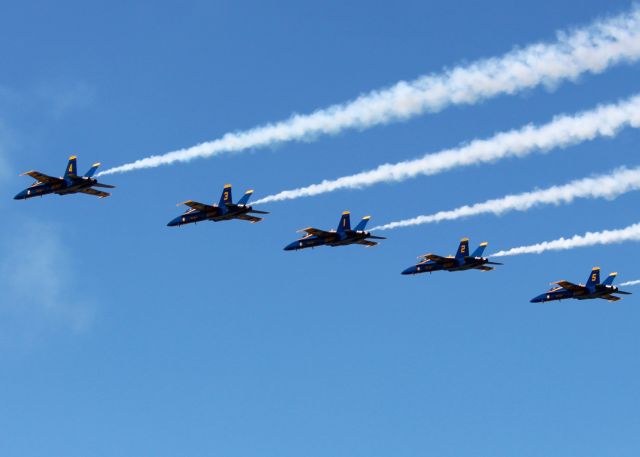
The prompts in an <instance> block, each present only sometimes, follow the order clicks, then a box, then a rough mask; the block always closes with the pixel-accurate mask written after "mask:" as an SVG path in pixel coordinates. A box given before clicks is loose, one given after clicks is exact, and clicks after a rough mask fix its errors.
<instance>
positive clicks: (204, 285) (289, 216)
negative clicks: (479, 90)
mask: <svg viewBox="0 0 640 457" xmlns="http://www.w3.org/2000/svg"><path fill="white" fill-rule="evenodd" d="M345 3H346V2H344V1H326V2H300V1H279V2H260V1H253V2H251V1H237V0H234V1H216V2H206V1H200V2H175V3H167V2H110V3H108V4H107V3H103V4H100V3H91V4H89V3H87V2H68V1H62V2H43V1H40V2H37V1H34V2H27V3H24V2H22V3H19V2H4V3H3V4H2V5H1V6H0V59H1V60H0V61H1V68H2V72H0V160H1V161H2V165H1V167H2V172H1V173H0V189H1V190H2V194H3V195H4V198H3V199H0V210H1V212H2V214H3V219H4V222H3V223H2V224H0V273H1V277H0V364H1V366H2V369H1V370H0V454H1V455H6V456H18V455H19V456H42V455H48V456H65V457H71V456H88V455H90V456H123V455H131V456H176V455H188V456H210V455H221V456H238V457H240V456H242V457H246V456H260V457H266V456H274V457H275V456H277V457H286V456H296V457H298V456H306V457H311V456H318V457H328V456H345V457H346V456H348V457H358V456H362V457H365V456H366V457H373V456H418V455H434V456H440V457H446V456H452V457H453V456H456V457H460V456H470V457H471V456H473V457H475V456H492V457H501V456H505V457H507V456H508V457H512V456H520V457H526V456H532V457H533V456H563V457H564V456H581V457H590V456H598V457H600V456H602V457H605V456H606V457H609V456H616V457H627V456H628V457H637V455H638V453H639V452H640V416H639V415H638V411H639V410H640V393H639V392H640V385H639V382H638V379H639V378H640V351H639V348H640V340H639V337H638V335H639V333H638V322H639V320H640V309H639V308H638V299H637V296H636V295H632V296H629V297H626V298H625V299H624V300H623V301H621V302H618V303H614V304H612V303H607V302H604V301H592V302H561V303H553V304H543V305H539V304H537V305H533V304H531V303H529V302H528V300H529V299H530V298H531V297H533V296H534V295H536V294H538V293H540V292H542V291H544V290H545V288H546V287H547V284H548V283H549V282H550V281H553V280H559V279H568V280H572V281H584V280H585V279H586V277H587V274H588V272H589V269H590V268H591V267H592V266H595V265H598V266H600V267H602V269H603V272H604V273H608V272H610V271H618V272H619V274H620V276H619V279H620V280H621V281H625V280H630V279H638V278H640V270H639V269H638V267H637V261H636V258H637V256H638V253H639V247H638V245H636V244H622V245H613V246H607V247H594V248H585V249H576V250H573V251H568V252H560V253H547V254H544V255H539V256H538V255H527V256H518V257H509V258H505V259H504V261H505V266H504V267H501V268H499V269H498V270H496V271H494V272H491V273H487V274H485V273H479V272H467V273H457V274H449V273H442V274H433V275H430V276H428V275H421V276H415V277H404V276H401V275H400V271H401V270H402V269H404V268H405V267H407V266H409V265H410V264H411V263H412V262H414V260H415V256H417V255H419V254H423V253H426V252H436V253H440V254H443V255H447V254H450V253H453V252H454V250H455V248H456V245H457V242H458V240H459V239H460V238H461V237H463V236H468V237H470V238H471V244H473V245H474V246H475V245H476V244H477V243H479V242H481V241H485V240H486V241H489V242H490V249H504V248H510V247H514V246H518V245H522V244H530V243H535V242H538V241H543V240H550V239H554V238H557V237H559V236H566V235H572V234H575V233H583V232H585V231H587V230H602V229H608V228H619V227H624V226H627V225H629V224H632V223H635V222H637V221H638V218H637V208H638V205H639V204H640V195H638V194H634V193H631V194H628V195H625V196H622V197H620V198H618V199H616V200H614V201H604V200H593V201H578V202H576V203H574V204H572V205H570V206H564V207H546V208H541V209H535V210H531V211H529V212H527V213H510V214H507V215H504V216H502V217H499V218H498V217H494V216H482V217H476V218H471V219H468V220H462V221H456V222H446V223H440V224H437V225H428V226H420V227H415V228H405V229H398V230H394V231H391V232H388V236H389V239H388V240H387V241H385V242H383V243H382V244H381V245H380V246H379V247H376V248H373V249H364V248H361V247H359V246H357V247H348V248H341V249H329V248H324V249H315V250H313V251H311V250H309V251H303V252H285V251H283V250H282V248H283V246H284V245H285V244H287V243H288V242H290V241H291V240H293V239H295V237H296V236H297V234H296V233H295V231H296V230H297V229H300V228H302V227H307V226H310V225H312V226H316V227H320V228H333V227H334V226H335V225H336V224H337V221H338V218H339V214H340V213H341V212H342V211H343V210H347V209H348V210H351V212H352V214H353V215H354V217H357V218H359V217H360V216H363V215H365V214H371V215H372V216H373V223H374V224H376V223H384V222H390V221H393V220H397V219H401V218H406V217H411V216H415V215H418V214H424V213H430V212H434V211H437V210H443V209H450V208H452V207H455V206H459V205H461V204H465V203H473V202H477V201H481V200H484V199H487V198H494V197H499V196H502V195H504V194H506V193H510V192H522V191H526V190H530V189H533V188H535V187H546V186H549V185H552V184H558V183H564V182H566V181H569V180H571V179H575V178H581V177H584V176H587V175H589V174H592V173H596V172H601V171H608V170H611V169H613V168H615V167H618V166H622V165H628V166H637V165H640V159H639V156H638V144H639V140H640V132H638V131H634V130H626V131H624V132H622V133H621V134H620V135H618V136H617V137H616V138H614V139H607V140H602V139H600V140H596V141H593V142H588V143H583V144H580V145H578V146H575V147H572V148H569V149H567V150H566V151H563V152H558V153H554V154H552V155H537V156H531V157H528V158H526V159H519V160H516V159H511V160H504V161H502V162H499V163H497V164H494V165H483V166H477V167H471V168H467V169H461V170H459V171H453V172H448V173H443V174H441V175H438V176H434V177H429V178H424V177H423V178H418V179H414V180H410V181H406V182H404V183H399V184H385V185H378V186H375V187H372V188H370V189H367V190H362V191H340V192H336V193H333V194H327V195H324V196H320V197H316V198H310V199H304V200H298V201H291V202H283V203H273V204H269V205H264V206H263V207H262V208H261V209H265V210H268V211H271V212H272V214H271V215H269V216H268V218H267V220H266V221H265V222H263V223H260V224H255V225H251V224H245V223H242V222H231V223H218V224H213V223H206V224H198V225H197V226H188V227H182V228H180V229H172V228H168V227H166V226H165V224H166V223H167V222H168V221H169V220H170V219H171V218H173V217H174V216H176V215H177V214H179V212H180V211H181V209H179V208H176V206H175V204H176V203H178V202H181V201H184V200H186V199H194V200H198V201H217V200H218V197H219V194H220V191H221V188H222V186H223V185H224V184H225V183H232V184H233V185H234V191H235V194H236V196H239V195H240V193H242V192H243V191H244V190H245V189H249V188H253V189H255V196H256V197H257V198H259V197H262V196H265V195H267V194H271V193H274V192H277V191H280V190H283V189H288V188H292V187H297V186H300V185H306V184H310V183H314V182H318V181H320V180H321V179H324V178H333V177H338V176H341V175H344V174H350V173H353V172H357V171H360V170H362V169H365V168H370V167H373V166H375V165H378V164H380V163H383V162H388V161H391V162H395V161H398V160H402V159H408V158H413V157H417V156H419V155H421V154H424V153H426V152H429V151H437V150H439V149H441V148H445V147H451V146H455V145H457V144H460V143H461V142H464V141H466V140H470V139H473V138H476V137H480V138H482V137H488V136H490V135H492V134H493V133H495V132H497V131H502V130H506V129H511V128H514V127H518V126H521V125H523V124H525V123H527V122H546V121H547V120H549V119H550V118H551V117H552V116H553V115H555V114H557V113H562V112H567V113H572V112H575V111H578V110H581V109H588V108H591V107H593V106H595V105H596V104H597V103H600V102H612V101H615V100H617V99H619V98H624V97H627V96H629V95H631V94H633V93H635V92H636V91H637V90H638V81H639V80H640V67H639V66H637V65H623V66H619V67H615V68H613V69H611V70H610V71H608V72H606V73H604V74H602V75H597V76H585V77H583V78H581V79H580V80H579V81H578V82H577V83H563V84H560V85H559V86H558V87H557V88H555V89H554V90H549V89H545V88H538V89H535V90H530V91H527V92H524V93H522V94H519V95H516V96H501V97H497V98H495V99H492V100H489V101H486V102H483V103H481V104H478V105H475V106H465V107H454V108H448V109H446V110H444V111H443V112H441V113H439V114H436V115H425V116H418V117H415V118H413V119H412V120H410V121H408V122H400V123H394V124H391V125H388V126H384V127H378V128H374V129H370V130H367V131H363V132H355V131H351V132H346V133H344V134H341V135H338V136H336V137H325V138H322V139H320V140H319V141H315V142H310V143H290V144H285V145H282V146H279V147H277V148H275V149H263V150H257V151H250V152H247V153H244V154H239V155H234V156H228V155H227V156H222V157H218V158H213V159H208V160H199V161H194V162H191V163H189V164H181V165H175V166H169V167H164V168H158V169H154V170H143V171H138V172H134V173H130V174H126V175H114V176H109V177H108V179H107V177H105V178H104V181H105V182H108V183H111V184H114V185H117V186H118V187H117V189H115V190H114V192H113V196H112V197H111V198H108V199H104V200H97V199H94V198H90V197H88V196H73V197H65V198H60V197H57V196H50V197H49V198H43V199H35V200H30V201H20V202H18V201H13V200H12V197H13V195H14V194H15V193H17V192H18V191H19V190H21V189H23V188H24V187H26V186H27V185H29V184H30V181H29V179H27V178H25V177H18V176H17V175H18V173H20V172H23V171H26V170H30V169H37V170H40V171H42V172H45V173H50V174H54V175H59V174H61V173H62V172H63V168H64V165H65V164H66V160H67V157H68V156H69V155H70V154H72V153H73V154H77V155H78V157H79V166H80V168H81V171H84V169H86V168H88V167H89V166H90V164H91V163H93V162H94V161H101V162H103V164H104V166H105V167H111V166H116V165H120V164H122V163H125V162H129V161H131V160H135V159H138V158H142V157H145V156H148V155H151V154H160V153H164V152H167V151H170V150H173V149H176V148H181V147H186V146H191V145H193V144H195V143H197V142H200V141H204V140H210V139H215V138H217V137H219V136H221V135H223V134H224V133H226V132H228V131H235V130H239V129H245V128H250V127H253V126H256V125H259V124H263V123H265V122H270V121H277V120H281V119H285V118H287V117H288V116H289V115H290V114H291V113H293V112H298V113H306V112H310V111H312V110H314V109H316V108H321V107H325V106H328V105H330V104H332V103H338V102H342V101H346V100H349V99H351V98H353V97H355V96H357V95H358V94H360V93H362V92H366V91H369V90H372V89H376V88H380V87H385V86H388V85H391V84H393V83H395V82H396V81H398V80H401V79H412V78H415V77H417V76H419V75H422V74H425V73H429V72H438V71H440V70H441V69H442V68H443V67H446V66H453V65H456V64H459V63H463V62H471V61H473V60H476V59H478V58H482V57H489V56H494V55H501V54H503V53H504V52H507V51H509V50H511V49H512V48H513V47H514V46H524V45H526V44H528V43H531V42H535V41H539V40H553V38H554V32H555V31H556V30H559V29H563V28H566V27H569V26H572V25H581V24H587V23H589V22H591V21H592V20H594V19H596V18H598V17H600V16H601V15H604V14H607V13H613V12H619V11H623V10H625V9H627V8H628V7H629V5H630V3H629V2H626V1H608V2H602V1H591V0H589V1H585V0H582V1H565V2H557V1H550V0H549V1H548V0H544V1H536V2H533V1H527V2H513V1H493V0H487V1H471V0H466V1H465V0H463V1H458V2H424V1H395V2H366V1H362V2H359V1H354V2H348V4H345Z"/></svg>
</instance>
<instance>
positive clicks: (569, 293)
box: [531, 267, 631, 303]
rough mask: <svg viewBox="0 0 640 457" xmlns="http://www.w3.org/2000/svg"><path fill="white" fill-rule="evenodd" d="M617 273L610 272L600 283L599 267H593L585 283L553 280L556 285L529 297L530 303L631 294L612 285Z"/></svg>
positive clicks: (609, 297)
mask: <svg viewBox="0 0 640 457" xmlns="http://www.w3.org/2000/svg"><path fill="white" fill-rule="evenodd" d="M617 274H618V273H611V274H610V275H609V276H608V277H607V279H605V280H604V281H603V282H602V283H600V268H598V267H594V268H593V270H591V274H590V275H589V280H588V281H587V283H586V284H584V285H582V284H574V283H572V282H569V281H564V280H563V281H557V282H553V283H551V284H553V285H554V286H556V287H553V288H552V289H550V290H548V291H547V292H545V293H544V294H540V295H538V296H537V297H534V298H532V299H531V303H541V302H546V301H553V300H563V299H565V298H575V299H578V300H591V299H593V298H602V299H604V300H607V301H618V300H622V298H620V297H616V296H615V295H613V294H624V295H631V292H624V291H622V290H619V289H618V288H617V287H615V286H614V285H613V280H614V279H616V275H617Z"/></svg>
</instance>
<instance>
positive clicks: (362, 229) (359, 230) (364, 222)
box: [354, 216, 371, 232]
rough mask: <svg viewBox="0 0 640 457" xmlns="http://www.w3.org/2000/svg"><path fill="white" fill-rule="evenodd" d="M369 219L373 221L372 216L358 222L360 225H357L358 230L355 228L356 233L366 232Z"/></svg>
mask: <svg viewBox="0 0 640 457" xmlns="http://www.w3.org/2000/svg"><path fill="white" fill-rule="evenodd" d="M369 219H371V216H365V217H363V218H362V220H361V221H360V222H358V225H356V228H354V230H355V231H356V232H362V231H364V228H365V227H366V226H367V222H369Z"/></svg>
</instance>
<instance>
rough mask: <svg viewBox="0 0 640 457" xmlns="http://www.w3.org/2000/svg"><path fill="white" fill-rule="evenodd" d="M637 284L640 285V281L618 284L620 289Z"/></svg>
mask: <svg viewBox="0 0 640 457" xmlns="http://www.w3.org/2000/svg"><path fill="white" fill-rule="evenodd" d="M638 284H640V279H636V280H635V281H627V282H623V283H622V284H620V287H624V286H637V285H638Z"/></svg>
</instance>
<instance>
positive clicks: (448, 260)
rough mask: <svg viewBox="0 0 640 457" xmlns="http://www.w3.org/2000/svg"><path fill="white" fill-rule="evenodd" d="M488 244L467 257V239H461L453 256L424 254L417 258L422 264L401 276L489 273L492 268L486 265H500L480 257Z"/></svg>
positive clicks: (481, 244) (482, 245) (412, 267)
mask: <svg viewBox="0 0 640 457" xmlns="http://www.w3.org/2000/svg"><path fill="white" fill-rule="evenodd" d="M488 244H489V243H487V242H486V241H485V242H484V243H480V246H478V248H477V249H476V250H475V251H473V253H472V254H471V255H469V238H463V239H462V240H461V241H460V245H459V246H458V251H457V252H456V255H455V256H447V257H442V256H439V255H436V254H425V255H421V256H418V258H419V259H422V262H420V263H418V264H417V265H413V266H411V267H409V268H407V269H405V270H404V271H403V272H402V274H403V275H415V274H419V273H431V272H433V271H440V270H445V271H464V270H481V271H491V270H493V267H490V266H488V265H502V264H501V263H498V262H491V261H489V259H488V258H486V257H482V254H483V253H484V250H485V248H486V247H487V245H488Z"/></svg>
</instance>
